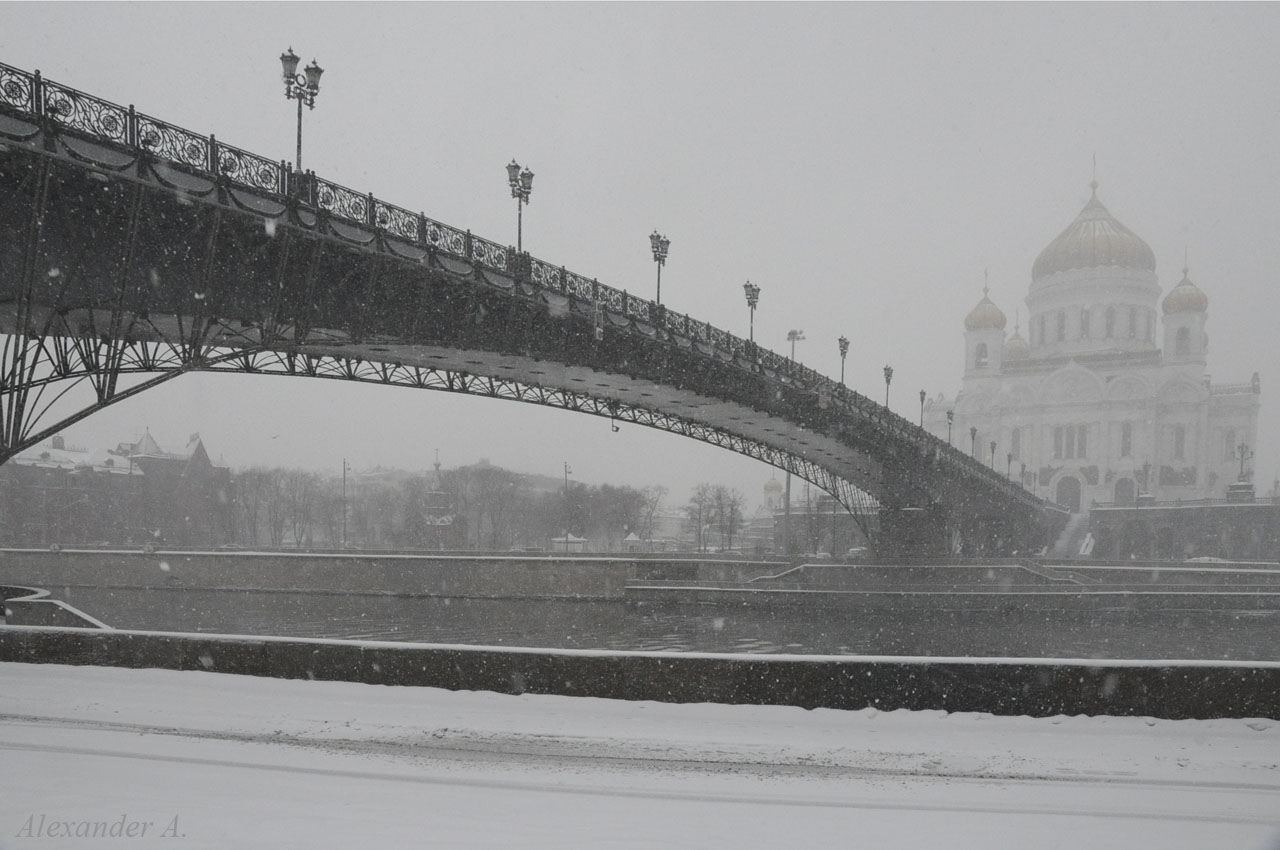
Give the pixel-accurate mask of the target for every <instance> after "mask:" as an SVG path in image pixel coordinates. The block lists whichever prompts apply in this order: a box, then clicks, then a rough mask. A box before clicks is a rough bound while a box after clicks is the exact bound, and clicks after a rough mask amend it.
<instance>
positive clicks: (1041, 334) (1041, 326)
mask: <svg viewBox="0 0 1280 850" xmlns="http://www.w3.org/2000/svg"><path fill="white" fill-rule="evenodd" d="M1037 325H1038V326H1039V330H1040V334H1039V336H1040V344H1041V345H1044V314H1043V313H1041V314H1040V321H1039V322H1037Z"/></svg>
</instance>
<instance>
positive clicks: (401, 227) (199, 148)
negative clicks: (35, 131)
mask: <svg viewBox="0 0 1280 850" xmlns="http://www.w3.org/2000/svg"><path fill="white" fill-rule="evenodd" d="M0 109H3V110H4V111H7V112H10V113H17V114H20V115H25V116H29V117H31V118H33V119H35V120H36V122H37V123H38V124H43V125H48V126H52V127H55V128H56V129H58V130H59V131H61V132H70V133H72V134H73V135H81V136H84V137H87V138H89V139H91V140H92V141H94V142H97V143H105V144H107V145H111V146H116V147H119V148H123V149H125V150H127V151H129V152H131V153H136V154H144V155H146V156H148V157H151V158H153V159H156V160H163V161H166V162H168V163H169V164H171V165H173V166H176V167H179V168H182V169H185V170H188V171H191V172H194V173H196V174H199V175H202V176H206V177H210V178H213V179H214V180H215V181H220V182H222V183H224V184H227V185H231V186H237V187H240V188H243V189H248V190H250V191H253V192H258V193H265V194H268V195H271V196H274V197H276V198H277V199H279V200H283V201H285V202H286V203H287V202H290V201H294V202H296V203H298V204H303V205H306V206H310V207H312V208H314V209H317V210H321V211H323V212H324V213H325V214H326V215H327V216H329V217H330V218H331V219H335V220H339V221H344V222H347V223H349V224H353V225H357V226H360V227H365V228H372V229H374V230H377V231H379V232H381V233H382V234H383V235H384V236H385V237H388V238H392V239H398V240H401V241H404V242H408V243H411V244H414V245H416V246H418V247H419V248H421V249H424V250H427V251H436V252H439V253H443V254H447V255H451V256H454V257H457V258H460V259H465V260H467V261H468V262H470V263H474V264H476V265H479V266H481V267H483V268H486V269H490V270H492V271H495V272H498V273H501V274H504V275H510V276H517V275H518V276H520V277H521V278H522V279H524V280H527V281H528V282H529V283H532V284H534V285H535V286H538V287H541V288H542V289H545V290H550V291H552V292H555V293H558V294H562V295H566V296H569V297H572V298H575V299H578V300H583V301H588V302H591V303H594V304H595V305H597V307H598V308H600V309H603V310H608V311H611V312H613V313H615V314H617V315H620V316H625V317H627V318H628V319H630V320H633V321H634V322H639V323H642V324H644V325H646V326H648V327H649V328H650V329H652V328H660V329H662V330H663V331H665V332H667V333H668V334H675V335H677V336H679V337H684V338H686V339H688V340H690V341H691V342H693V343H694V345H693V346H691V347H692V348H694V349H696V350H698V351H699V353H701V354H702V355H704V356H709V357H713V358H718V359H723V360H727V361H730V362H734V363H736V364H738V365H740V366H741V367H743V368H745V369H748V370H750V371H752V372H756V373H762V374H764V375H765V376H766V377H767V378H769V379H772V380H777V381H779V382H781V383H782V384H784V385H787V386H790V387H793V388H795V389H798V390H801V391H804V392H808V393H813V394H815V395H816V396H817V398H818V399H819V403H825V404H826V405H836V406H837V407H839V408H841V409H844V410H849V411H854V412H857V413H859V414H860V415H861V416H862V417H863V418H864V419H865V420H867V421H868V422H870V423H871V424H873V425H874V426H875V427H877V428H878V429H880V430H881V431H882V432H885V433H887V434H888V435H891V436H892V437H893V438H895V439H897V440H899V441H901V442H905V443H907V444H910V445H914V446H915V447H916V448H917V449H918V450H919V451H920V453H921V454H922V455H925V456H932V457H933V458H934V459H935V461H936V462H939V463H943V464H947V465H949V466H951V467H952V468H955V469H958V470H963V471H964V472H966V473H968V474H970V475H977V476H980V477H984V478H986V480H987V483H988V485H989V486H991V487H993V488H994V489H996V490H997V491H1004V492H1006V493H1008V494H1013V493H1015V492H1022V493H1025V490H1024V488H1023V487H1022V486H1021V484H1016V483H1014V482H1012V481H1010V480H1008V479H1007V478H1005V476H1002V475H1000V474H999V473H997V472H996V471H995V470H992V469H989V468H988V467H987V466H985V465H984V464H982V463H981V462H980V461H978V460H977V459H975V458H971V457H969V456H968V455H966V454H964V453H963V452H962V451H957V450H955V449H953V448H952V447H951V446H949V445H948V444H947V443H945V442H944V441H943V440H942V439H941V438H939V437H936V436H934V435H933V434H930V433H929V432H927V431H925V430H924V429H923V428H922V427H920V426H918V425H916V424H915V423H913V422H910V421H908V420H907V419H905V418H903V417H902V416H899V415H898V414H896V413H893V412H892V411H891V410H889V409H888V408H887V407H884V406H882V405H880V404H878V403H876V402H874V401H872V400H871V399H869V398H867V397H866V396H864V395H861V394H860V393H858V392H856V391H855V390H851V389H849V388H848V387H846V386H844V385H843V384H840V383H837V382H835V381H832V380H831V379H830V378H827V377H825V376H823V375H821V374H819V373H818V372H816V371H814V370H813V369H810V368H809V367H807V366H804V365H802V364H799V363H796V362H795V361H793V360H791V359H789V358H786V357H783V356H782V355H779V354H777V353H775V352H773V351H769V350H767V349H762V348H760V347H759V346H758V345H756V344H755V343H754V342H751V341H748V340H744V339H742V338H740V337H737V336H734V335H733V334H731V333H729V332H728V331H724V330H721V329H720V328H716V327H714V326H712V325H711V324H710V323H708V322H703V321H699V320H697V319H694V318H692V317H691V316H687V315H684V314H681V313H677V312H675V311H672V310H668V309H667V308H665V307H663V306H661V305H659V304H655V303H652V302H650V301H647V300H646V299H643V298H637V297H636V296H634V295H630V294H628V293H627V292H626V291H625V290H619V289H615V288H613V287H610V286H607V285H605V284H602V283H600V282H599V281H597V280H595V279H594V278H587V277H585V276H583V275H579V274H577V273H575V272H571V271H569V270H567V269H566V268H565V267H564V266H556V265H553V264H551V263H548V262H547V261H545V260H542V259H539V258H537V257H534V256H532V255H530V254H528V253H523V254H519V253H517V252H516V251H515V249H514V248H513V247H511V246H503V245H500V244H499V243H497V242H492V241H489V240H487V239H482V238H480V237H478V236H475V235H473V234H472V233H471V231H469V230H462V229H459V228H456V227H453V226H451V225H448V224H445V223H443V222H439V221H436V220H434V219H430V218H427V217H426V215H424V214H423V213H420V212H419V213H415V212H412V211H410V210H408V209H405V208H403V207H399V206H396V205H394V204H389V203H386V202H385V201H381V200H379V199H378V198H375V197H374V196H373V195H372V194H371V193H364V192H357V191H355V190H354V189H350V188H347V187H346V186H342V185H340V184H337V183H333V182H331V181H329V180H325V179H323V178H320V177H317V176H316V175H315V173H314V172H311V171H307V172H303V173H299V172H296V171H294V169H293V168H292V166H291V165H289V164H288V163H286V162H284V161H277V160H272V159H268V158H266V157H263V156H259V155H258V154H255V153H251V152H249V151H246V150H243V149H241V148H237V147H234V146H232V145H228V144H226V143H224V142H220V141H219V140H218V139H217V138H216V137H215V136H213V135H209V136H203V135H200V134H198V133H194V132H192V131H190V130H186V129H184V128H182V127H178V126H176V125H173V124H170V123H168V122H166V121H163V120H161V119H159V118H155V117H153V116H150V115H146V114H143V113H140V112H137V111H136V110H135V109H134V107H133V106H127V107H126V106H121V105H119V104H116V103H112V102H110V101H107V100H103V99H101V98H98V97H94V96H93V95H90V94H86V93H85V92H82V91H79V90H77V89H73V88H70V87H68V86H64V85H62V84H60V83H56V82H53V81H51V80H46V79H44V78H43V77H42V76H41V75H40V72H39V71H36V72H34V73H31V72H27V71H23V70H21V69H19V68H14V67H12V66H10V65H6V64H4V63H0ZM1028 495H1029V494H1028Z"/></svg>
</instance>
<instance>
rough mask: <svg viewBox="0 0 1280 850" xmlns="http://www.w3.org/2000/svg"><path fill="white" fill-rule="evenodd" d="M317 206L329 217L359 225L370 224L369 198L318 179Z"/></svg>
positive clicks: (344, 187)
mask: <svg viewBox="0 0 1280 850" xmlns="http://www.w3.org/2000/svg"><path fill="white" fill-rule="evenodd" d="M316 206H318V207H319V208H320V209H322V210H324V211H325V212H327V213H329V215H332V216H337V217H338V218H344V219H346V220H347V221H353V222H356V223H357V224H368V223H369V196H368V195H362V194H360V193H359V192H356V191H355V190H353V189H348V188H347V187H346V186H339V185H338V184H337V183H330V182H329V181H328V180H322V179H320V178H319V177H317V178H316Z"/></svg>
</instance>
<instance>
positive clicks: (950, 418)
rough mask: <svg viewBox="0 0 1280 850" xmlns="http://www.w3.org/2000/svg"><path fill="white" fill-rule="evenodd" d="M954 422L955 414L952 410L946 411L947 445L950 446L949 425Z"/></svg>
mask: <svg viewBox="0 0 1280 850" xmlns="http://www.w3.org/2000/svg"><path fill="white" fill-rule="evenodd" d="M955 421H956V412H955V411H954V410H948V411H947V445H948V446H949V445H951V425H952V423H954V422H955Z"/></svg>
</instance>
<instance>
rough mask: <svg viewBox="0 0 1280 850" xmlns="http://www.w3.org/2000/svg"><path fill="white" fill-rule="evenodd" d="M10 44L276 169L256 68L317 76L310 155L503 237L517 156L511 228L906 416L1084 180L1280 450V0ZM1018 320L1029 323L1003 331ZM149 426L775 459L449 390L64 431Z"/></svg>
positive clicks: (87, 438) (241, 448)
mask: <svg viewBox="0 0 1280 850" xmlns="http://www.w3.org/2000/svg"><path fill="white" fill-rule="evenodd" d="M0 21H3V26H0V46H2V50H0V59H2V60H3V61H5V62H8V63H9V64H12V65H16V66H18V67H21V68H25V69H28V70H34V69H37V68H38V69H39V70H41V71H42V72H43V73H44V74H45V76H47V77H49V78H51V79H54V80H57V81H59V82H62V83H65V84H67V85H71V86H74V87H77V88H81V89H84V90H86V91H88V92H91V93H93V94H96V95H98V96H101V97H105V98H108V99H110V100H114V101H117V102H120V103H126V104H127V103H132V104H135V105H136V106H137V108H138V109H140V110H142V111H144V112H147V113H149V114H152V115H155V116H157V117H161V118H164V119H165V120H168V121H171V122H173V123H176V124H178V125H180V126H183V127H186V128H188V129H192V130H197V131H201V132H210V133H216V134H217V135H218V137H219V138H220V139H222V140H224V141H226V142H229V143H232V144H235V145H238V146H240V147H243V148H246V149H248V150H251V151H254V152H256V153H261V154H264V155H267V156H271V157H274V158H277V159H289V158H292V154H293V146H294V132H295V127H294V122H295V117H296V114H295V111H294V104H293V103H292V102H291V101H286V100H285V98H284V96H283V90H282V85H281V82H280V64H279V60H278V57H279V55H280V53H282V52H283V51H284V49H285V48H286V47H290V46H292V47H293V49H294V50H295V52H297V53H298V54H299V55H300V56H301V57H302V58H303V60H304V63H305V62H308V61H310V60H311V59H312V58H313V57H314V58H315V59H317V60H318V61H319V63H320V65H322V66H323V67H324V69H325V75H324V78H323V81H322V84H321V92H320V96H319V99H318V101H317V104H316V109H315V110H314V111H313V112H308V113H307V114H306V116H305V118H304V124H305V127H304V142H303V145H304V149H303V164H304V166H305V167H307V168H312V169H314V170H315V171H316V172H317V173H319V174H321V175H322V176H324V177H326V178H328V179H331V180H334V181H336V182H338V183H342V184H344V185H347V186H350V187H352V188H355V189H359V190H364V191H372V192H373V193H374V194H375V195H377V196H378V197H380V198H383V199H385V200H387V201H389V202H392V203H396V204H399V205H401V206H405V207H408V208H410V209H415V210H418V209H421V210H422V211H424V212H425V213H426V214H427V215H429V216H431V217H433V218H436V219H438V220H441V221H444V222H447V223H449V224H453V225H456V226H459V227H465V228H470V229H471V230H472V231H474V232H475V233H478V234H480V235H483V236H486V237H488V238H491V239H495V240H497V241H501V242H510V243H514V241H515V224H516V222H515V218H516V210H515V201H514V200H512V199H511V197H510V193H509V191H508V189H507V185H506V174H505V169H504V166H505V165H506V164H507V163H508V162H509V161H510V160H511V159H512V158H515V159H517V160H519V162H521V163H522V164H525V165H527V166H529V167H530V168H531V169H532V170H533V171H534V172H535V173H536V175H537V176H536V178H535V180H534V186H533V197H532V202H531V204H530V206H529V207H528V208H527V209H526V211H525V213H526V214H525V219H524V244H525V248H526V249H527V250H529V251H531V252H532V253H533V254H535V255H536V256H538V257H541V258H542V259H545V260H548V261H550V262H553V263H556V264H562V265H565V266H567V267H568V268H569V269H571V270H573V271H576V272H579V273H581V274H585V275H587V276H589V277H596V278H598V279H599V280H601V281H602V282H605V283H609V284H611V285H613V286H615V287H619V288H626V289H628V290H629V291H632V292H640V293H647V294H649V295H650V296H651V295H652V290H653V285H654V264H653V261H652V257H651V255H650V252H649V245H648V234H649V233H650V232H651V231H652V230H654V229H655V228H657V229H658V230H660V231H662V232H663V233H665V234H666V235H667V236H668V237H669V238H670V239H671V251H670V258H669V259H668V262H667V266H666V268H665V269H664V273H663V287H662V289H663V301H664V303H666V304H667V305H668V306H670V307H671V308H672V309H675V310H679V311H682V312H686V313H689V314H691V315H693V316H696V317H698V318H700V319H706V320H709V321H711V322H712V323H713V324H715V325H717V326H719V327H723V328H726V329H728V330H730V331H733V332H736V333H739V334H741V335H744V336H745V335H746V331H747V319H748V314H747V308H746V305H745V302H744V299H743V293H742V284H743V283H744V282H745V281H746V280H747V279H748V278H749V279H750V280H752V281H753V282H755V283H757V284H759V285H760V287H761V290H762V292H761V296H760V306H759V310H758V311H757V313H756V339H757V340H758V341H759V342H761V343H762V344H764V345H766V346H768V347H771V348H773V349H774V350H777V351H785V350H786V349H787V343H786V334H787V331H788V330H789V329H792V328H796V329H802V330H803V331H804V332H805V336H806V337H807V339H806V340H805V341H804V342H801V343H800V344H799V346H798V347H797V349H796V354H797V358H798V359H800V360H801V361H803V362H804V363H806V364H808V365H810V366H812V367H814V368H816V369H819V370H820V371H823V372H825V373H827V374H829V375H833V376H834V375H838V373H839V368H840V364H839V355H838V352H837V348H836V338H837V337H839V336H840V335H841V334H844V335H847V336H848V337H849V338H850V339H851V340H852V346H851V350H850V353H849V358H848V371H847V377H848V382H849V383H850V384H851V385H853V386H854V387H855V388H857V389H860V390H861V391H863V392H865V393H867V394H869V395H871V396H872V397H882V395H883V389H884V385H883V378H882V375H881V369H882V367H883V366H884V365H885V364H891V365H892V366H893V367H894V370H895V371H894V382H893V391H892V406H893V407H894V409H895V410H897V411H898V412H900V413H902V414H903V415H906V416H908V417H910V418H915V415H916V414H915V413H914V412H915V411H917V410H918V392H919V390H920V389H925V390H927V391H928V392H929V393H930V395H933V394H935V393H937V392H939V391H942V392H945V393H946V394H947V395H948V396H949V397H950V396H954V394H955V393H956V391H957V390H958V389H959V386H960V377H961V371H962V351H963V349H962V336H961V334H962V330H963V318H964V316H965V314H966V313H967V312H968V311H969V309H970V308H971V307H972V306H973V305H974V304H975V303H976V302H977V301H978V300H979V298H980V297H981V295H982V286H983V270H984V269H989V274H990V287H991V297H992V299H993V300H994V301H995V302H996V303H997V304H998V305H999V306H1000V307H1001V308H1002V309H1003V310H1004V311H1005V312H1006V313H1007V314H1008V315H1009V318H1010V321H1011V322H1012V321H1013V319H1014V314H1015V310H1020V311H1021V312H1022V315H1023V323H1024V328H1025V314H1026V309H1025V306H1024V305H1023V299H1024V298H1025V296H1026V294H1027V289H1028V286H1029V284H1030V279H1031V264H1032V262H1033V261H1034V260H1035V257H1036V255H1037V254H1038V253H1039V252H1040V250H1041V249H1042V248H1044V247H1045V246H1046V245H1047V244H1048V243H1049V242H1050V241H1051V240H1052V239H1053V238H1054V237H1055V236H1057V234H1058V233H1059V232H1060V231H1061V230H1062V229H1063V228H1064V227H1066V226H1067V224H1069V223H1070V222H1071V221H1072V219H1073V218H1074V217H1075V215H1076V214H1077V213H1078V212H1079V211H1080V208H1081V207H1082V206H1083V205H1084V203H1085V202H1086V201H1087V200H1088V197H1089V185H1088V184H1089V181H1090V179H1091V176H1092V174H1091V171H1092V159H1093V157H1094V155H1095V154H1096V156H1097V178H1098V181H1099V183H1100V188H1099V198H1100V199H1101V200H1102V202H1103V203H1104V204H1106V206H1107V207H1108V208H1109V209H1110V210H1111V212H1112V213H1113V214H1114V215H1115V216H1116V217H1117V218H1118V219H1119V220H1120V221H1122V222H1124V223H1125V224H1126V225H1128V226H1129V227H1130V228H1131V229H1132V230H1134V231H1135V232H1136V233H1137V234H1138V235H1140V236H1141V237H1142V238H1143V239H1145V240H1146V241H1147V243H1148V244H1150V245H1151V247H1152V249H1153V250H1154V252H1155V255H1156V259H1157V273H1158V274H1159V276H1160V283H1161V285H1162V287H1163V288H1164V290H1165V291H1166V292H1167V291H1168V290H1169V289H1170V288H1171V287H1172V286H1173V285H1174V284H1176V283H1177V281H1178V279H1179V278H1180V276H1181V267H1182V263H1183V256H1184V251H1185V252H1186V254H1187V256H1188V257H1189V260H1190V267H1191V278H1192V279H1193V280H1194V281H1195V282H1196V283H1197V284H1198V285H1199V286H1200V288H1201V289H1203V290H1204V292H1205V293H1206V294H1207V296H1208V298H1209V324H1208V333H1209V337H1210V349H1209V369H1210V372H1211V373H1212V375H1213V378H1214V380H1215V381H1246V380H1248V379H1249V377H1250V375H1252V373H1253V372H1255V371H1257V372H1260V373H1261V375H1262V387H1263V395H1262V423H1261V428H1260V438H1259V446H1258V461H1257V465H1258V473H1259V477H1260V479H1261V483H1263V484H1266V485H1268V486H1269V484H1270V482H1271V480H1272V477H1273V476H1274V475H1275V471H1276V468H1277V464H1278V462H1280V439H1277V416H1278V414H1280V383H1278V382H1280V353H1277V352H1278V351H1280V348H1278V347H1277V346H1276V344H1275V343H1274V338H1275V334H1276V320H1275V316H1276V312H1277V308H1280V295H1277V291H1276V271H1277V269H1278V268H1280V239H1278V238H1277V234H1280V147H1278V146H1277V140H1278V138H1280V132H1278V131H1280V99H1278V98H1277V95H1278V94H1280V82H1278V81H1280V74H1278V73H1277V71H1278V70H1280V62H1278V61H1277V59H1276V54H1275V46H1276V45H1277V44H1278V43H1280V6H1277V5H1276V4H1273V3H1258V4H1243V5H1228V4H1220V3H1213V4H1205V5H1200V4H1176V5H1164V4H1154V3H1142V4H1136V5H1122V4H1066V5H1051V4H1041V3H1036V4H1026V5H1023V4H1004V3H1001V4H994V5H968V4H961V3H947V4H940V5H931V4H910V3H904V4H897V3H895V4H888V5H872V4H839V3H822V4H800V3H785V4H749V5H742V4H734V3H714V4H694V3H679V4H657V3H644V4H622V3H600V4H597V3H572V4H570V3H565V4H549V5H546V4H538V3H519V4H505V3H483V4H442V3H431V4H413V3H396V4H388V5H378V4H371V3H361V4H343V3H326V4H302V3H297V4H260V3H253V4H248V3H244V4H209V5H206V4H194V3H181V4H163V3H146V4H137V5H134V4H121V3H111V4H96V3H95V4H87V5H82V4H73V3H56V4H55V3H39V4H11V3H6V4H3V5H0ZM1024 335H1025V334H1024ZM143 426H149V427H150V428H151V431H152V433H153V434H154V435H155V437H156V438H157V439H158V440H159V441H160V443H161V444H162V445H164V446H166V447H173V448H176V447H178V446H180V445H181V444H182V443H183V442H184V441H185V439H186V437H187V435H188V434H189V433H190V432H192V431H200V432H201V433H202V435H203V436H204V438H205V442H206V445H207V446H208V448H209V450H210V452H211V453H212V454H213V455H214V457H215V458H218V457H221V458H222V459H223V460H224V461H225V462H226V463H228V464H230V465H232V466H237V467H238V466H246V465H249V464H253V463H271V464H282V465H297V466H307V467H312V468H316V469H320V470H330V471H334V472H336V471H337V470H338V469H339V468H340V464H341V459H342V458H343V457H344V456H345V457H346V458H347V459H348V460H349V461H350V462H351V463H353V464H354V465H355V466H356V467H357V468H360V467H366V466H372V465H375V464H382V465H394V466H399V467H403V468H408V469H415V468H427V467H429V465H430V463H431V461H432V460H433V458H434V454H435V451H436V450H437V449H439V452H440V458H441V461H442V462H443V463H444V464H445V465H446V466H454V465H460V464H466V463H472V462H474V461H475V460H477V459H478V458H481V457H485V458H488V459H489V460H490V461H492V462H493V463H496V464H501V465H504V466H509V467H513V468H516V469H521V470H527V471H531V472H542V473H548V474H558V473H559V472H560V470H561V463H562V461H568V462H569V464H570V465H571V466H572V467H573V470H574V477H575V478H576V479H578V480H582V481H586V482H590V483H603V482H606V481H610V482H615V483H623V482H625V483H632V484H635V485H637V486H638V485H643V484H648V483H662V484H666V485H668V486H669V487H671V488H672V491H673V493H672V501H682V500H683V499H684V497H685V495H686V493H685V491H686V490H687V488H688V487H690V486H691V485H693V484H694V483H696V482H698V481H702V480H711V481H716V482H723V483H729V484H732V485H734V486H737V487H739V488H741V489H742V491H743V492H744V494H746V495H747V496H748V498H749V500H751V501H752V502H754V501H756V500H757V499H758V497H759V493H760V487H761V485H762V484H763V483H764V481H766V480H767V479H768V478H769V476H770V470H769V469H768V468H767V467H765V466H763V465H761V464H758V463H756V462H754V461H750V460H747V459H745V458H740V457H738V456H736V455H733V454H731V453H729V452H726V451H724V450H720V449H714V448H711V447H709V446H703V445H701V444H697V443H694V442H693V441H689V440H684V439H681V438H678V437H673V436H670V435H666V434H662V433H659V432H656V431H650V430H648V429H643V428H640V427H638V426H624V427H623V428H622V431H621V432H619V433H618V434H613V433H611V432H610V430H609V424H608V422H607V421H603V420H599V419H596V418H593V417H584V416H580V415H574V414H568V413H561V412H556V411H551V410H543V409H538V408H534V407H531V406H528V405H519V404H512V403H505V402H496V401H490V400H480V399H470V398H460V397H453V396H449V395H445V394H442V393H431V392H422V391H412V390H405V389H391V388H378V387H363V386H356V385H346V384H338V383H335V382H328V381H306V380H300V379H282V378H274V379H273V378H260V379H259V378H245V377H243V376H207V375H203V376H202V375H192V376H184V377H183V378H180V379H178V380H176V381H174V382H173V383H171V384H169V385H167V386H165V387H163V388H161V389H157V390H155V391H152V392H150V393H146V394H143V395H142V396H140V397H139V398H138V399H136V400H134V401H130V402H127V403H124V404H122V405H120V406H118V407H116V408H113V409H109V410H106V411H103V412H101V413H99V414H97V415H95V416H94V417H92V418H90V419H88V420H86V421H85V422H84V423H82V424H81V425H78V426H76V427H75V428H73V429H72V430H71V431H69V432H68V433H69V434H70V436H71V437H72V439H73V440H74V441H76V442H80V443H85V444H91V445H106V444H114V443H115V442H116V441H118V440H123V439H127V438H129V437H132V436H134V435H135V434H136V433H137V432H139V431H140V429H141V428H142V427H143Z"/></svg>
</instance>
